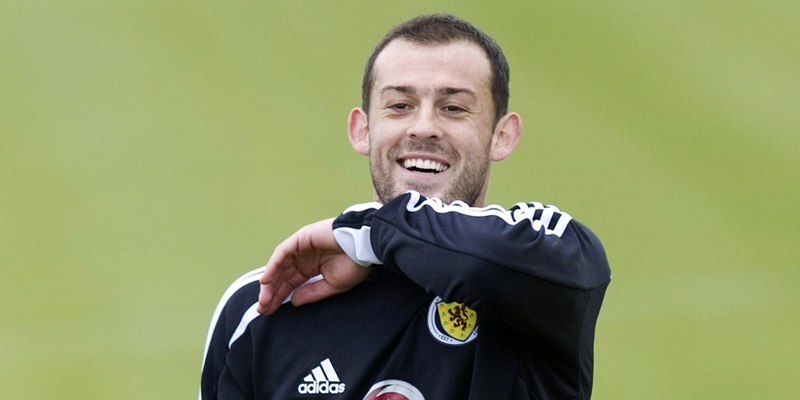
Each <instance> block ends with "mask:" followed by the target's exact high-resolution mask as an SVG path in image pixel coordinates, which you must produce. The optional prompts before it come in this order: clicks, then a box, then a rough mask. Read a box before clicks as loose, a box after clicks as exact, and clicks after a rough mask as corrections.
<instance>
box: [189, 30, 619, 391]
mask: <svg viewBox="0 0 800 400" xmlns="http://www.w3.org/2000/svg"><path fill="white" fill-rule="evenodd" d="M508 77H509V74H508V65H507V63H506V60H505V57H504V55H503V53H502V51H501V50H500V48H499V47H498V46H497V44H496V43H495V42H494V41H493V40H492V39H491V38H489V37H488V36H487V35H486V34H485V33H483V32H482V31H480V30H479V29H477V28H475V27H474V26H473V25H471V24H469V23H467V22H465V21H463V20H460V19H458V18H456V17H453V16H450V15H430V16H421V17H418V18H415V19H413V20H410V21H407V22H405V23H403V24H401V25H399V26H397V27H396V28H394V29H393V30H391V31H390V32H389V33H388V34H387V35H386V36H385V37H384V38H383V40H382V41H381V42H379V43H378V45H377V46H376V48H375V50H374V51H373V53H372V55H371V56H370V59H369V61H368V63H367V68H366V70H365V73H364V83H363V86H362V98H363V100H362V106H361V108H355V109H353V110H352V111H351V112H350V115H349V118H348V135H349V140H350V143H351V145H352V147H353V149H354V150H355V151H356V152H358V153H359V154H362V155H365V156H368V157H369V160H370V170H371V173H372V179H373V185H374V194H373V202H371V203H364V204H358V205H354V206H351V207H349V208H348V209H347V210H345V212H344V213H343V214H341V215H340V216H338V217H336V218H335V219H334V218H331V219H327V220H323V221H320V222H317V223H314V224H311V225H308V226H306V227H303V228H301V229H300V230H299V231H297V232H296V233H295V234H294V235H292V236H291V237H289V238H288V239H286V240H285V241H284V242H283V243H281V244H280V245H278V246H277V247H276V248H275V250H274V252H273V254H272V257H271V258H270V259H269V261H268V263H267V265H266V266H265V267H264V268H261V269H259V270H256V271H253V272H252V273H250V274H247V275H245V276H243V277H242V278H240V279H239V280H238V281H237V282H235V283H234V284H233V285H231V287H230V288H229V289H228V291H227V292H226V293H225V295H224V296H223V299H222V301H221V302H220V305H219V306H218V307H217V310H216V312H215V314H214V317H213V319H212V324H211V330H210V332H209V336H208V341H207V345H206V356H205V359H204V366H203V377H202V387H201V397H202V398H203V399H217V398H218V399H308V398H321V399H410V400H413V399H588V398H589V397H590V395H591V388H592V374H593V346H594V330H595V325H596V322H597V316H598V313H599V310H600V306H601V303H602V299H603V296H604V293H605V290H606V287H607V285H608V283H609V281H610V270H609V266H608V262H607V260H606V256H605V252H604V250H603V247H602V245H601V244H600V242H599V240H598V239H597V238H596V237H595V235H594V234H593V233H592V232H591V231H590V230H589V229H587V228H586V227H585V226H583V225H582V224H580V223H578V222H577V221H575V220H574V219H573V218H572V217H571V216H570V215H569V214H566V213H564V212H562V211H560V210H559V209H557V208H555V207H553V206H544V205H542V204H540V203H536V202H530V203H518V204H517V205H515V206H514V207H513V208H511V209H504V208H502V207H499V206H488V207H486V206H485V201H486V190H487V186H488V182H489V173H490V168H491V163H492V162H494V161H500V160H503V159H504V158H505V157H507V156H508V155H509V154H510V153H511V152H512V151H513V149H514V147H515V146H516V144H517V142H518V140H519V136H520V132H521V119H520V117H519V115H517V114H516V113H513V112H511V113H510V112H508V110H507V105H508ZM289 302H290V303H291V304H286V303H289Z"/></svg>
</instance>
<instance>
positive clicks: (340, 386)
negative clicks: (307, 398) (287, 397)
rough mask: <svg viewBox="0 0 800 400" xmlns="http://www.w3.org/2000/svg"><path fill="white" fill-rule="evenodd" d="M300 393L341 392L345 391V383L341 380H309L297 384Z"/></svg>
mask: <svg viewBox="0 0 800 400" xmlns="http://www.w3.org/2000/svg"><path fill="white" fill-rule="evenodd" d="M297 391H298V392H299V393H300V394H339V393H344V383H341V382H325V381H323V382H309V383H301V384H300V385H298V386H297Z"/></svg>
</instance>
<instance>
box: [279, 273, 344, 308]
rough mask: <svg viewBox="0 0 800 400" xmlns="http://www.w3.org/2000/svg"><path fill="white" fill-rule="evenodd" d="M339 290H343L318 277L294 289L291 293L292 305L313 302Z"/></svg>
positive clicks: (339, 291)
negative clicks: (314, 280) (316, 279)
mask: <svg viewBox="0 0 800 400" xmlns="http://www.w3.org/2000/svg"><path fill="white" fill-rule="evenodd" d="M341 292H343V290H341V289H337V288H335V287H333V286H331V285H330V283H328V282H327V281H326V280H324V279H320V280H318V281H316V282H311V283H308V284H306V285H303V286H301V287H300V288H298V289H297V290H295V291H294V294H292V305H294V306H295V307H298V306H302V305H304V304H310V303H315V302H318V301H320V300H323V299H326V298H328V297H331V296H333V295H335V294H337V293H341Z"/></svg>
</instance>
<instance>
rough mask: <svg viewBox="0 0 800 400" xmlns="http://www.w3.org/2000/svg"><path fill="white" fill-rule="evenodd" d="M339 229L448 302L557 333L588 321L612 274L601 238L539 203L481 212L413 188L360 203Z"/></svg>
mask: <svg viewBox="0 0 800 400" xmlns="http://www.w3.org/2000/svg"><path fill="white" fill-rule="evenodd" d="M338 230H343V231H347V232H349V233H348V234H341V235H337V236H336V237H337V242H338V243H339V244H340V246H342V248H343V249H345V251H346V252H347V253H348V254H351V257H353V256H352V254H357V255H364V256H362V258H360V259H355V260H356V262H358V263H360V264H362V265H365V264H366V265H369V263H373V264H377V263H382V264H383V265H384V267H385V268H391V269H396V270H399V271H400V272H402V273H403V274H405V275H406V276H408V277H409V278H410V279H411V280H412V281H414V282H415V283H416V284H418V285H420V286H422V287H423V288H424V289H425V290H426V291H428V292H429V293H431V294H435V295H438V296H441V297H442V298H443V299H444V300H445V301H458V302H462V303H464V304H466V305H467V306H468V307H470V308H472V309H474V310H476V311H479V312H480V313H482V315H483V316H484V317H487V318H492V319H495V320H502V321H504V322H507V323H508V324H510V325H511V326H512V327H514V328H516V329H518V330H523V331H528V332H539V333H544V332H546V331H550V332H551V333H550V334H549V336H553V335H558V332H557V329H556V331H554V329H555V328H554V327H556V326H563V325H565V324H568V325H569V326H578V327H580V326H581V325H582V323H583V322H586V318H587V316H586V315H585V311H586V310H587V309H588V308H587V305H588V303H587V302H586V293H589V292H592V291H593V290H595V289H600V290H599V292H601V298H602V291H603V290H604V288H605V286H606V285H607V284H608V283H609V281H610V279H611V272H610V268H609V265H608V261H607V259H606V254H605V251H604V249H603V247H602V245H601V244H600V241H599V240H598V239H597V237H596V236H595V235H594V234H593V233H592V232H591V231H590V230H589V229H588V228H586V227H585V226H583V225H582V224H580V223H578V222H577V221H575V220H573V219H572V217H571V216H570V215H569V214H567V213H564V212H562V211H560V210H559V209H558V208H556V207H553V206H544V205H542V204H540V203H528V204H525V203H519V204H517V205H515V206H514V207H512V208H511V209H508V210H506V209H503V208H501V207H497V206H489V207H484V208H475V207H469V206H467V205H466V204H464V203H462V202H454V203H452V204H443V203H442V202H441V201H440V200H438V199H435V198H425V197H424V196H421V195H420V194H419V193H416V192H414V191H411V192H408V193H406V194H404V195H402V196H398V197H397V198H395V199H394V200H392V201H390V202H388V203H386V204H385V205H383V206H380V207H378V206H375V205H373V206H368V207H361V208H358V207H355V208H352V207H351V209H349V210H348V211H346V212H345V213H344V214H342V215H340V216H339V217H338V218H337V219H336V220H335V221H334V231H335V232H336V231H338ZM340 238H341V239H342V240H339V239H340ZM364 246H368V247H370V249H363V248H361V247H364ZM545 293H548V295H547V297H543V296H544V294H545ZM595 293H596V292H595ZM593 301H594V300H593ZM565 313H567V314H569V315H565ZM570 316H571V317H574V320H572V321H565V319H569V318H570ZM594 317H595V318H596V315H595V316H594ZM588 319H592V316H588ZM578 329H580V328H578Z"/></svg>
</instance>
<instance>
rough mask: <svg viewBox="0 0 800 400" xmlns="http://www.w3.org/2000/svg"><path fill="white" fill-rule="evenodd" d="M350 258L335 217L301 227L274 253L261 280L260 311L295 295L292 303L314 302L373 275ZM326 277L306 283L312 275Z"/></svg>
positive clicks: (269, 311) (274, 307) (266, 311)
mask: <svg viewBox="0 0 800 400" xmlns="http://www.w3.org/2000/svg"><path fill="white" fill-rule="evenodd" d="M369 271H370V270H369V268H365V267H362V266H360V265H358V264H356V263H355V262H353V260H351V259H350V257H349V256H347V254H345V252H344V251H343V250H342V249H341V247H339V244H338V243H336V240H335V239H334V237H333V218H329V219H326V220H322V221H319V222H316V223H313V224H311V225H306V226H304V227H303V228H300V230H299V231H297V232H295V233H294V234H293V235H292V236H290V237H289V238H288V239H286V240H284V241H283V242H282V243H281V244H279V245H278V247H276V248H275V251H274V252H273V253H272V256H271V257H270V259H269V261H268V262H267V265H266V269H265V271H264V275H263V276H262V277H261V279H260V280H259V282H260V283H261V292H260V293H259V295H258V312H259V313H261V314H272V313H274V312H275V311H276V310H277V309H278V307H280V306H281V304H282V303H283V300H284V299H286V297H287V296H289V294H291V293H292V291H294V294H292V304H293V305H295V306H300V305H303V304H308V303H313V302H316V301H319V300H322V299H324V298H327V297H330V296H333V295H335V294H337V293H342V292H346V291H348V290H350V289H352V288H353V287H355V286H356V285H358V284H359V283H361V282H363V281H364V279H366V278H367V275H369ZM319 274H322V279H321V280H318V281H315V282H312V283H309V284H307V285H304V283H306V282H307V281H308V279H309V278H311V277H314V276H316V275H319Z"/></svg>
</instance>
